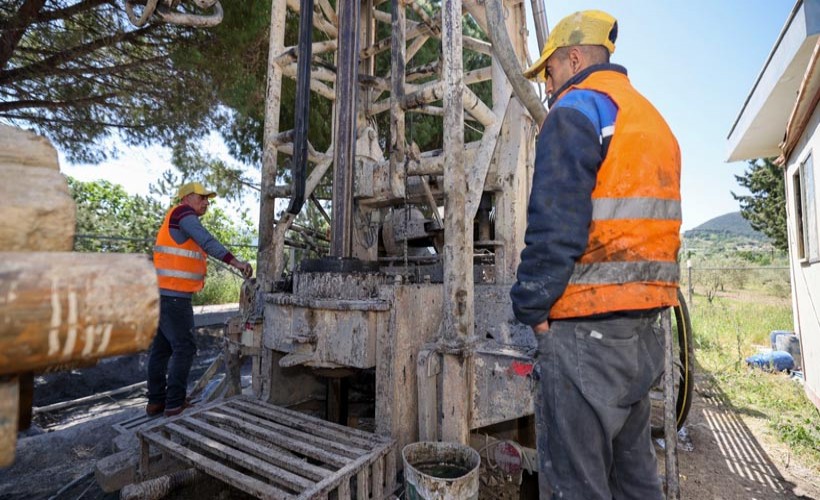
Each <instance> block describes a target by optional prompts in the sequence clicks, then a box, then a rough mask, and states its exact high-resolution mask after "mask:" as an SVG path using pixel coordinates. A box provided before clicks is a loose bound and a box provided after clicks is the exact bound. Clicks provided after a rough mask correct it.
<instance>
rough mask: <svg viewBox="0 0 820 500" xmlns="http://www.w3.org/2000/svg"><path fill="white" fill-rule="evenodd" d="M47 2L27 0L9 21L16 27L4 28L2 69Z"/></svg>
mask: <svg viewBox="0 0 820 500" xmlns="http://www.w3.org/2000/svg"><path fill="white" fill-rule="evenodd" d="M45 3H46V0H25V2H24V3H23V5H22V6H21V7H20V10H18V11H17V15H16V16H14V19H13V20H12V21H11V22H10V23H9V24H10V25H11V26H15V27H14V28H9V29H4V30H3V34H2V35H0V71H2V69H3V68H5V67H6V64H8V62H9V59H11V55H12V54H13V53H14V49H16V48H17V44H19V43H20V39H22V38H23V34H24V33H25V32H26V29H27V28H28V27H29V25H31V22H32V20H33V19H35V18H36V17H37V14H38V13H39V12H40V9H42V8H43V5H45Z"/></svg>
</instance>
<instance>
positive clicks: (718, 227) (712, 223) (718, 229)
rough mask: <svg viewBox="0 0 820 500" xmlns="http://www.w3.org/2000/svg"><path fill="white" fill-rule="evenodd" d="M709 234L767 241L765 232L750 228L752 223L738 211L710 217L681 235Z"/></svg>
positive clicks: (696, 235)
mask: <svg viewBox="0 0 820 500" xmlns="http://www.w3.org/2000/svg"><path fill="white" fill-rule="evenodd" d="M709 234H723V235H726V236H730V237H731V236H738V237H744V238H749V239H752V240H757V241H761V242H767V241H768V238H767V237H766V235H765V234H763V233H761V232H759V231H755V230H754V229H752V225H751V224H749V221H747V220H746V219H744V218H743V216H742V215H740V212H730V213H728V214H723V215H720V216H718V217H715V218H714V219H710V220H708V221H706V222H704V223H703V224H701V225H700V226H698V227H696V228H694V229H690V230H689V231H686V232H685V233H684V234H683V235H684V237H685V238H696V237H699V236H705V235H709Z"/></svg>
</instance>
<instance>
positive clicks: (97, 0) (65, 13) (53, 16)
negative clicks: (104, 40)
mask: <svg viewBox="0 0 820 500" xmlns="http://www.w3.org/2000/svg"><path fill="white" fill-rule="evenodd" d="M106 3H107V4H111V5H112V6H114V7H116V6H115V5H114V2H112V1H111V0H83V1H82V2H79V3H76V4H74V5H72V6H71V7H66V8H64V9H57V10H51V11H46V12H41V13H40V15H38V16H37V18H36V19H35V20H34V21H35V22H38V23H42V22H49V21H56V20H58V19H67V18H69V17H71V16H73V15H74V14H78V13H80V12H83V11H86V10H91V9H93V8H95V7H99V6H100V5H103V4H106Z"/></svg>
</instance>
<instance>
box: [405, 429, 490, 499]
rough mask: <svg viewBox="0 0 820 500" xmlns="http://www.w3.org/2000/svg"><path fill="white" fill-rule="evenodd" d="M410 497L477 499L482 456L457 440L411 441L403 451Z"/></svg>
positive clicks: (406, 482) (407, 495) (406, 483)
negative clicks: (446, 441) (443, 441)
mask: <svg viewBox="0 0 820 500" xmlns="http://www.w3.org/2000/svg"><path fill="white" fill-rule="evenodd" d="M401 456H402V460H403V461H404V492H405V498H407V499H408V500H417V499H424V500H434V499H435V500H475V499H477V498H478V466H479V465H480V464H481V457H480V456H479V454H478V452H477V451H475V450H474V449H472V448H470V447H469V446H466V445H461V444H456V443H438V442H419V443H411V444H408V445H407V446H405V447H404V449H403V450H402V452H401Z"/></svg>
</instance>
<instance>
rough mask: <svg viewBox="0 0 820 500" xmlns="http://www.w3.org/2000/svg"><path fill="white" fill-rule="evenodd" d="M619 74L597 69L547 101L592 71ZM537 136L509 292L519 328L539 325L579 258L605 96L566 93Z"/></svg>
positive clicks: (607, 131)
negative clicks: (521, 245) (523, 230)
mask: <svg viewBox="0 0 820 500" xmlns="http://www.w3.org/2000/svg"><path fill="white" fill-rule="evenodd" d="M602 70H608V71H618V72H622V73H624V74H626V69H625V68H623V67H622V66H618V65H614V64H599V65H595V66H591V67H589V68H586V69H585V70H584V71H582V72H580V73H579V74H577V75H575V76H574V77H573V78H572V79H570V80H569V81H568V82H567V83H566V84H565V85H564V86H563V87H562V88H561V89H558V91H556V92H555V96H561V92H563V91H564V89H565V88H567V87H568V86H571V85H574V84H577V83H579V82H581V81H583V80H584V79H585V78H587V77H588V76H589V75H590V74H591V73H593V72H595V71H602ZM549 104H550V112H549V114H548V115H547V118H546V120H544V124H543V126H542V127H541V132H540V133H539V135H538V141H537V143H536V150H535V172H534V174H533V179H532V191H531V192H530V201H529V207H528V209H527V232H526V235H525V237H524V243H525V245H526V246H525V248H524V250H523V251H522V252H521V263H520V264H519V265H518V274H517V279H518V280H517V281H516V283H515V284H514V285H513V287H512V289H511V290H510V297H511V298H512V305H513V312H514V313H515V316H516V318H518V320H519V321H521V322H522V323H524V324H527V325H530V326H534V325H537V324H539V323H543V322H544V321H547V319H548V318H549V313H550V309H551V308H552V305H553V304H554V303H555V301H556V300H558V298H559V297H560V296H561V294H563V293H564V289H565V288H566V287H567V283H569V278H570V275H571V274H572V271H573V268H574V265H575V261H576V260H578V259H579V258H580V257H581V255H582V254H583V253H584V250H585V249H586V247H587V243H588V239H589V226H590V223H591V221H592V191H593V190H594V189H595V183H596V178H597V175H598V169H599V168H600V166H601V164H602V163H603V161H604V158H605V157H606V154H607V151H608V148H609V143H610V140H611V136H612V130H613V125H614V123H615V118H616V117H617V114H618V109H617V106H616V105H615V103H614V102H613V101H612V99H610V98H609V97H608V96H606V95H605V94H602V93H600V92H595V91H592V90H586V89H572V90H570V91H569V92H567V93H566V94H564V95H563V96H561V97H560V98H559V99H557V100H555V102H553V100H552V99H551V100H550V103H549Z"/></svg>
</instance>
